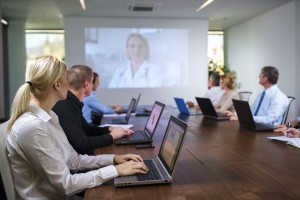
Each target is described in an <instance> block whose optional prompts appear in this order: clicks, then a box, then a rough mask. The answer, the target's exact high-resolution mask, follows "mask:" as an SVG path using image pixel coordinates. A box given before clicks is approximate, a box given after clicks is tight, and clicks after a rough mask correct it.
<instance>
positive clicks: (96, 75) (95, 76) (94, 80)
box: [93, 72, 99, 85]
mask: <svg viewBox="0 0 300 200" xmlns="http://www.w3.org/2000/svg"><path fill="white" fill-rule="evenodd" d="M93 74H94V77H93V85H95V82H96V79H97V78H98V77H99V75H98V74H97V73H96V72H93Z"/></svg>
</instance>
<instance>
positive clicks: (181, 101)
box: [174, 97, 202, 115]
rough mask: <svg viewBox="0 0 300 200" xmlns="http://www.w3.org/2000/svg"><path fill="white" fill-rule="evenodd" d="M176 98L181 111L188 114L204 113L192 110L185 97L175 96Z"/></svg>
mask: <svg viewBox="0 0 300 200" xmlns="http://www.w3.org/2000/svg"><path fill="white" fill-rule="evenodd" d="M174 100H175V102H176V105H177V108H178V110H179V112H180V113H182V114H187V115H202V112H200V111H191V110H190V109H189V108H188V107H187V106H186V104H185V101H184V99H183V98H178V97H174Z"/></svg>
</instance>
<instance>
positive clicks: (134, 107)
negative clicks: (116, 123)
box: [120, 93, 142, 113]
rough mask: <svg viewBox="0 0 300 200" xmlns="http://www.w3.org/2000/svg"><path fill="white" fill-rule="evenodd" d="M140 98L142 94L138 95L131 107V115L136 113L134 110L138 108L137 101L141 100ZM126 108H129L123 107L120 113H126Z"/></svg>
mask: <svg viewBox="0 0 300 200" xmlns="http://www.w3.org/2000/svg"><path fill="white" fill-rule="evenodd" d="M141 96H142V94H141V93H139V94H138V96H137V98H136V102H135V104H134V106H133V109H132V113H135V112H136V109H137V106H138V104H139V101H140V99H141ZM128 108H129V106H123V107H122V110H121V112H120V113H127V112H128Z"/></svg>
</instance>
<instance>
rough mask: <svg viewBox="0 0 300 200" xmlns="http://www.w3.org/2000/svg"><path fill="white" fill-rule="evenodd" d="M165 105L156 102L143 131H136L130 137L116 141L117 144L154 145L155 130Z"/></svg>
mask: <svg viewBox="0 0 300 200" xmlns="http://www.w3.org/2000/svg"><path fill="white" fill-rule="evenodd" d="M164 107H165V104H163V103H160V102H158V101H155V102H154V105H153V107H152V111H151V115H150V117H149V118H148V120H147V123H146V125H145V128H144V130H143V131H135V132H134V133H132V134H131V135H129V136H125V137H123V138H120V139H118V140H115V141H114V143H115V144H139V143H152V138H153V135H154V132H155V129H156V127H157V125H158V122H159V119H160V116H161V114H162V112H163V110H164Z"/></svg>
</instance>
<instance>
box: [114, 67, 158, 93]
mask: <svg viewBox="0 0 300 200" xmlns="http://www.w3.org/2000/svg"><path fill="white" fill-rule="evenodd" d="M159 86H162V72H161V70H160V68H159V67H158V66H156V65H150V64H149V63H148V62H144V63H143V64H142V65H141V66H140V68H139V69H138V71H137V72H136V73H135V75H134V77H132V70H131V63H130V62H128V63H127V65H126V66H124V67H120V68H119V69H117V70H116V71H115V73H114V75H113V77H112V79H111V81H110V83H109V87H110V88H119V87H128V88H131V87H159Z"/></svg>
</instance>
